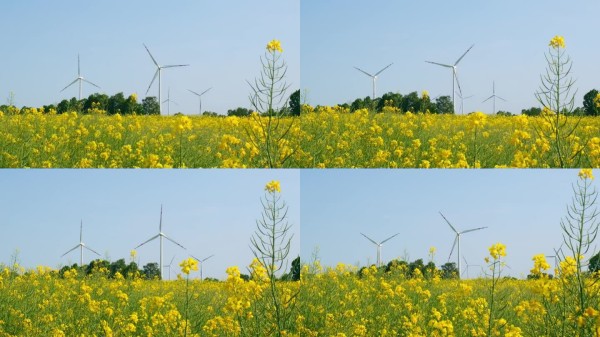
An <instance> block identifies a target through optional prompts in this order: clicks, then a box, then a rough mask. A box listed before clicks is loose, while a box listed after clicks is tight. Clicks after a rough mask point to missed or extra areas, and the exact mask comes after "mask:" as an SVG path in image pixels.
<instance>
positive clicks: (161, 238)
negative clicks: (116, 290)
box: [134, 205, 187, 280]
mask: <svg viewBox="0 0 600 337" xmlns="http://www.w3.org/2000/svg"><path fill="white" fill-rule="evenodd" d="M156 238H158V239H159V241H160V257H159V258H160V265H159V267H158V268H159V270H160V279H161V280H162V279H163V278H162V270H163V238H165V239H167V240H169V241H171V242H173V243H174V244H176V245H178V246H179V247H181V248H183V249H184V250H187V249H186V248H185V247H184V246H182V245H181V244H179V243H177V242H175V241H174V240H172V239H171V238H169V237H168V236H166V235H165V234H164V233H163V232H162V205H160V222H159V223H158V234H156V235H155V236H153V237H151V238H150V239H148V240H146V241H144V242H142V243H141V244H139V245H138V246H137V247H135V248H134V249H138V248H139V247H141V246H143V245H145V244H147V243H148V242H150V241H152V240H154V239H156Z"/></svg>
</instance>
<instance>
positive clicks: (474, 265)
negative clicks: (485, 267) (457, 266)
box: [463, 256, 481, 278]
mask: <svg viewBox="0 0 600 337" xmlns="http://www.w3.org/2000/svg"><path fill="white" fill-rule="evenodd" d="M463 260H465V264H466V265H467V266H466V267H465V269H464V270H463V274H464V273H465V272H466V273H467V278H469V268H471V267H481V265H480V264H469V262H467V259H466V258H465V257H464V256H463Z"/></svg>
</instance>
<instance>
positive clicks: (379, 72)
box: [375, 63, 394, 76]
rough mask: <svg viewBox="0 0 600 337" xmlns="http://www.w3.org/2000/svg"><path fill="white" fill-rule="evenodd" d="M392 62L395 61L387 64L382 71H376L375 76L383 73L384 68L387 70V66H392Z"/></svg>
mask: <svg viewBox="0 0 600 337" xmlns="http://www.w3.org/2000/svg"><path fill="white" fill-rule="evenodd" d="M392 64H394V63H390V64H388V65H387V67H385V68H383V69H381V70H380V71H378V72H376V73H375V76H377V75H379V74H381V73H382V72H383V71H384V70H386V69H387V68H389V67H391V66H392Z"/></svg>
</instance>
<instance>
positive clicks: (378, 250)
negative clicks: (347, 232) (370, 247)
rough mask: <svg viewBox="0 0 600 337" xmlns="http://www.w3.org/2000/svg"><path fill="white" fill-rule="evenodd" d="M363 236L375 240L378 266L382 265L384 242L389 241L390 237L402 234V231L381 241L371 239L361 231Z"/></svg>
mask: <svg viewBox="0 0 600 337" xmlns="http://www.w3.org/2000/svg"><path fill="white" fill-rule="evenodd" d="M360 234H361V235H362V236H364V237H365V238H367V240H369V241H371V242H373V244H374V245H375V246H377V267H381V247H382V246H383V244H384V243H385V242H387V241H389V240H390V239H392V238H393V237H395V236H396V235H398V234H400V233H396V234H394V235H392V236H390V237H389V238H387V239H385V240H383V241H381V242H379V243H378V242H375V240H373V239H371V238H370V237H368V236H366V235H364V234H363V233H360Z"/></svg>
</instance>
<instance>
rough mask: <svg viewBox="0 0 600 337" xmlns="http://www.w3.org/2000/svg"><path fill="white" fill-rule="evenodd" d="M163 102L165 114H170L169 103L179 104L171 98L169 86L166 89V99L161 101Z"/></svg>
mask: <svg viewBox="0 0 600 337" xmlns="http://www.w3.org/2000/svg"><path fill="white" fill-rule="evenodd" d="M163 103H167V116H170V115H171V103H173V104H175V105H179V104H177V102H175V101H173V100H172V99H171V88H169V89H168V90H167V99H165V100H164V101H163Z"/></svg>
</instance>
